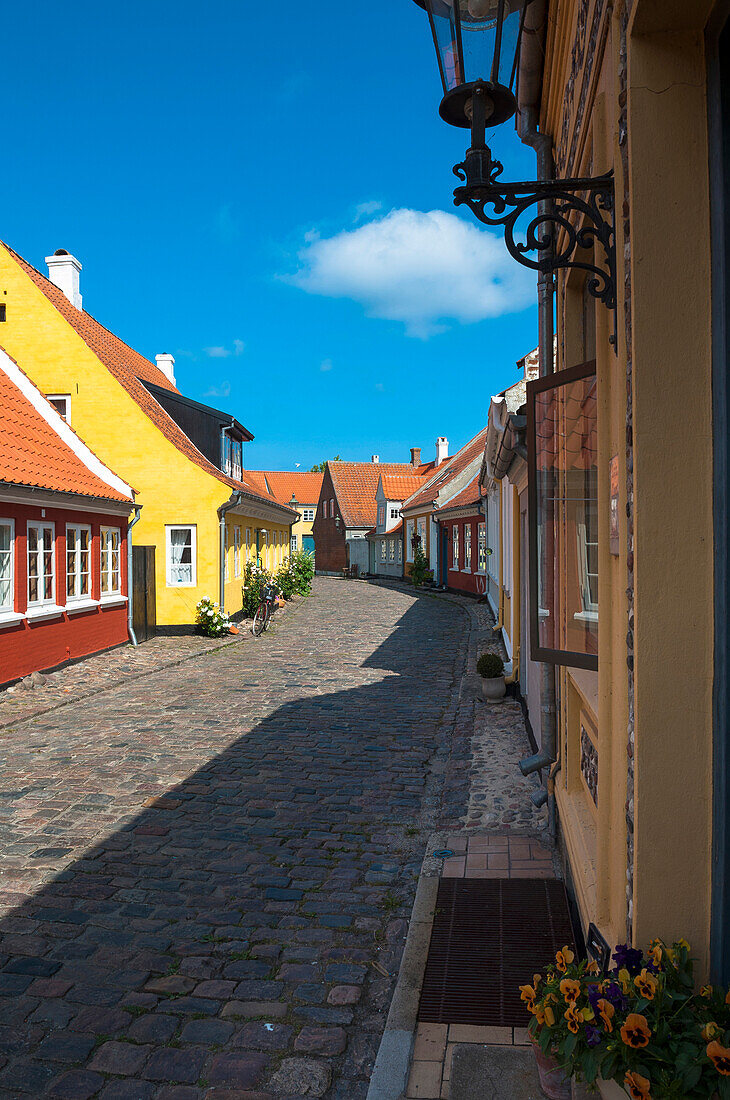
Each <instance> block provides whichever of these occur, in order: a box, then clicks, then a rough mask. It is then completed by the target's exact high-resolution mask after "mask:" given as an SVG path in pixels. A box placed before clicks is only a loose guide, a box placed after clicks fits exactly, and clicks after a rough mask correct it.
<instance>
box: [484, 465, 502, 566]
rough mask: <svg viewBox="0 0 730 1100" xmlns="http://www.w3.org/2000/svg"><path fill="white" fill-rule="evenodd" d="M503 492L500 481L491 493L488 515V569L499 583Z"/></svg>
mask: <svg viewBox="0 0 730 1100" xmlns="http://www.w3.org/2000/svg"><path fill="white" fill-rule="evenodd" d="M501 492H502V483H501V482H499V483H498V485H497V488H496V489H494V490H493V491H492V492H491V493H490V494H489V501H488V504H487V516H488V520H489V526H488V531H489V546H488V547H487V549H491V551H492V553H491V554H487V569H488V570H489V576H490V577H491V578H492V580H493V581H496V582H497V583H499V544H500V538H501V535H500V531H499V498H500V495H501Z"/></svg>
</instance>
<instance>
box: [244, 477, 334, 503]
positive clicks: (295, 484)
mask: <svg viewBox="0 0 730 1100" xmlns="http://www.w3.org/2000/svg"><path fill="white" fill-rule="evenodd" d="M246 477H247V478H248V479H249V481H251V482H252V483H253V484H254V485H255V486H256V487H257V489H258V490H259V491H260V492H262V493H269V494H270V495H271V496H273V497H274V499H275V500H278V501H279V503H280V504H288V503H289V501H290V500H291V498H292V493H293V494H294V495H295V497H296V499H297V502H298V503H299V504H316V503H317V501H318V500H319V494H320V490H321V489H322V481H323V480H324V474H323V473H322V474H316V473H308V472H306V471H301V472H300V471H299V470H291V471H289V470H246Z"/></svg>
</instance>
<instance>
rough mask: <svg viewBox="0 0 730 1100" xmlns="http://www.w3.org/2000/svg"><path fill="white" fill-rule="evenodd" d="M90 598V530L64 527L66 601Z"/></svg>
mask: <svg viewBox="0 0 730 1100" xmlns="http://www.w3.org/2000/svg"><path fill="white" fill-rule="evenodd" d="M90 597H91V528H90V527H89V526H87V525H86V524H82V525H73V526H71V525H69V526H67V527H66V600H67V601H68V600H83V599H87V600H88V599H90Z"/></svg>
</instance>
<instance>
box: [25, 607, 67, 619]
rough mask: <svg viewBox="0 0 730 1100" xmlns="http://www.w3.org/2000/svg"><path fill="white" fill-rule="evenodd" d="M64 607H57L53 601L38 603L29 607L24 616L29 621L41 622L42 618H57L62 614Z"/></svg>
mask: <svg viewBox="0 0 730 1100" xmlns="http://www.w3.org/2000/svg"><path fill="white" fill-rule="evenodd" d="M65 610H66V608H65V607H59V606H58V604H55V603H46V604H39V605H38V607H29V608H28V610H27V611H26V613H25V617H26V618H27V619H29V620H30V622H42V621H43V619H57V618H59V616H61V615H63V613H64V611H65Z"/></svg>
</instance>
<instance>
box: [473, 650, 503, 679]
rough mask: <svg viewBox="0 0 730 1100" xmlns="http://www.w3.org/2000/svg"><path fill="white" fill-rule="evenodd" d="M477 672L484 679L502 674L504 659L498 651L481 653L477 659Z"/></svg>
mask: <svg viewBox="0 0 730 1100" xmlns="http://www.w3.org/2000/svg"><path fill="white" fill-rule="evenodd" d="M477 672H478V673H479V675H480V676H482V677H483V678H484V679H485V680H493V679H495V677H497V676H503V675H504V661H503V660H502V658H501V657H500V656H499V654H498V653H482V655H481V657H480V658H479V660H478V661H477Z"/></svg>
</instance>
